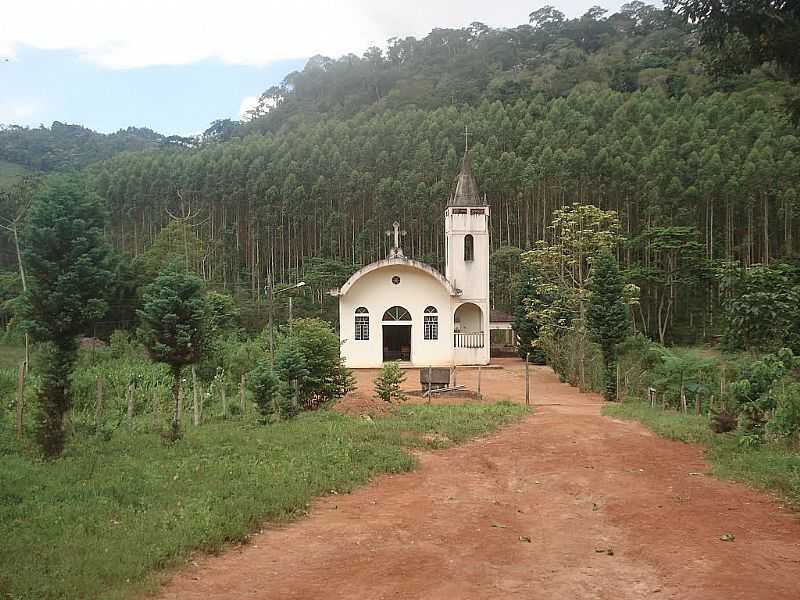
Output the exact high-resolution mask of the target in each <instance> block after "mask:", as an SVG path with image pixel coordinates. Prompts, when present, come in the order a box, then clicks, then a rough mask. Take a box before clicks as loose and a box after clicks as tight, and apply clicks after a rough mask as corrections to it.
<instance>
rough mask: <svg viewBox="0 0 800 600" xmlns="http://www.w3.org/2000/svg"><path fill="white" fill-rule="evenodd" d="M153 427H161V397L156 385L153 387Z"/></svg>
mask: <svg viewBox="0 0 800 600" xmlns="http://www.w3.org/2000/svg"><path fill="white" fill-rule="evenodd" d="M153 429H161V398H159V397H158V388H156V387H154V388H153Z"/></svg>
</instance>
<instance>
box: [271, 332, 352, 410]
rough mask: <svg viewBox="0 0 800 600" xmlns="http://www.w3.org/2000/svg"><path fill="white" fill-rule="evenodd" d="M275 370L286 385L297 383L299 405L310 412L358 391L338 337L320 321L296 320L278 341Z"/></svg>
mask: <svg viewBox="0 0 800 600" xmlns="http://www.w3.org/2000/svg"><path fill="white" fill-rule="evenodd" d="M275 369H276V371H277V372H278V375H279V376H280V378H281V380H282V381H283V382H284V383H285V384H291V383H292V382H294V381H296V382H297V383H296V385H297V390H296V391H297V397H298V400H299V403H300V404H301V405H302V406H303V407H304V408H305V409H307V410H313V409H316V408H318V407H319V406H320V405H321V404H323V403H325V402H329V401H331V400H336V399H338V398H341V397H342V396H344V395H345V394H346V393H347V392H349V391H350V390H352V389H355V379H354V378H353V374H352V373H351V371H350V370H349V369H348V368H347V367H345V366H344V362H343V361H342V358H341V356H340V355H339V336H337V335H336V333H335V332H334V331H333V329H332V328H331V326H330V324H329V323H327V322H326V321H323V320H321V319H296V320H295V321H293V322H292V327H291V330H290V331H289V332H288V334H287V335H286V337H285V338H284V339H283V340H282V341H281V342H279V345H278V350H277V351H276V353H275Z"/></svg>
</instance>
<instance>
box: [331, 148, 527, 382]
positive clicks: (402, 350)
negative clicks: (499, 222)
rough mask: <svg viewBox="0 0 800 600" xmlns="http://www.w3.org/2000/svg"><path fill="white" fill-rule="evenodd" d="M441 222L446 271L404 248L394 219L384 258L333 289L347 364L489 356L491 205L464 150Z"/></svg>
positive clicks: (474, 361) (478, 360) (421, 363)
mask: <svg viewBox="0 0 800 600" xmlns="http://www.w3.org/2000/svg"><path fill="white" fill-rule="evenodd" d="M444 228H445V234H446V235H445V238H446V255H445V261H446V262H445V265H446V268H445V274H444V275H442V274H441V273H440V272H439V271H437V270H436V269H434V268H433V267H431V266H430V265H427V264H425V263H422V262H419V261H416V260H412V259H410V258H407V257H406V256H405V255H404V254H403V250H402V248H401V239H400V238H401V232H400V225H399V224H398V223H394V232H393V235H394V245H393V247H392V250H391V252H390V253H389V256H388V258H386V259H384V260H379V261H376V262H374V263H371V264H369V265H367V266H365V267H363V268H362V269H360V270H359V271H357V272H356V273H354V274H353V276H352V277H350V279H348V280H347V282H346V283H345V284H344V285H343V286H342V287H341V288H339V289H336V290H332V291H331V294H332V295H334V296H337V297H338V298H339V335H340V338H341V342H342V345H341V353H342V356H343V357H344V361H345V364H346V365H347V366H348V367H350V368H362V367H380V366H382V365H383V363H384V362H386V361H391V360H399V361H403V362H405V363H407V364H410V365H411V366H418V367H426V366H434V367H437V366H439V367H442V366H454V365H485V364H488V363H489V348H490V344H489V331H490V322H489V317H490V310H489V206H488V205H487V203H486V198H485V196H484V197H483V198H481V196H480V194H479V193H478V186H477V184H476V183H475V178H474V177H473V176H472V171H471V165H470V158H469V152H468V151H465V153H464V160H463V163H462V166H461V172H460V173H459V175H458V177H457V179H456V184H455V191H454V192H453V195H452V196H451V197H450V199H449V200H448V202H447V207H446V209H445V213H444ZM491 325H492V328H497V329H509V328H510V325H511V324H510V323H509V322H507V321H506V322H502V323H499V322H498V323H492V324H491Z"/></svg>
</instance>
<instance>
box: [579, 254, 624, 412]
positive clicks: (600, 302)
mask: <svg viewBox="0 0 800 600" xmlns="http://www.w3.org/2000/svg"><path fill="white" fill-rule="evenodd" d="M588 287H589V292H590V296H589V305H588V308H587V311H586V326H587V330H588V332H589V336H590V337H591V339H592V340H594V341H595V342H596V343H597V344H598V345H599V346H600V350H601V352H602V354H603V395H604V396H605V398H606V400H616V399H617V373H616V367H617V346H618V345H619V343H620V342H622V340H624V339H625V336H627V335H628V332H629V330H630V319H629V317H628V308H627V306H626V305H625V301H624V298H623V292H624V289H625V282H624V281H623V279H622V274H621V273H620V272H619V267H618V266H617V261H616V259H615V258H614V257H613V256H612V255H611V253H610V252H608V251H603V252H600V253H599V254H598V255H597V256H596V257H595V258H594V259H593V260H592V276H591V279H590V280H589V286H588Z"/></svg>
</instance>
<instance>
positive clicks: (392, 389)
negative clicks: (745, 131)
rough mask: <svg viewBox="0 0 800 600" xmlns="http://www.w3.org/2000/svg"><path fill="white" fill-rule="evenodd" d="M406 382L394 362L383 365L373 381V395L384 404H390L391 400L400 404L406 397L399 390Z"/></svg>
mask: <svg viewBox="0 0 800 600" xmlns="http://www.w3.org/2000/svg"><path fill="white" fill-rule="evenodd" d="M405 380H406V374H405V373H403V370H402V369H401V368H400V365H398V364H397V363H396V362H388V363H384V365H383V367H382V368H381V372H380V373H379V374H378V376H377V377H376V378H375V380H374V381H373V384H374V385H375V395H376V396H377V397H378V398H380V399H381V400H383V401H384V402H391V401H392V400H393V399H394V400H396V401H398V402H402V401H403V400H405V399H406V395H405V394H404V393H403V391H402V390H401V389H400V386H401V385H402V383H403V382H404V381H405Z"/></svg>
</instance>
